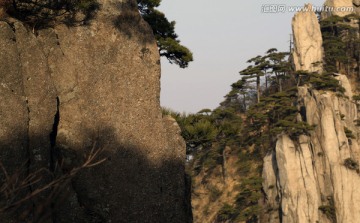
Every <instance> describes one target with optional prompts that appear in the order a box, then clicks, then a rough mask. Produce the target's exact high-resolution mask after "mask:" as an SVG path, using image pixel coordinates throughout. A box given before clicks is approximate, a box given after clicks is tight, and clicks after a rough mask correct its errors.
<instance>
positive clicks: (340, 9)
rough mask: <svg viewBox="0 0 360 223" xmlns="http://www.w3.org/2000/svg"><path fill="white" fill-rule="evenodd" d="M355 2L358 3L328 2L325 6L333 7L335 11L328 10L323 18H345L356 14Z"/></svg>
mask: <svg viewBox="0 0 360 223" xmlns="http://www.w3.org/2000/svg"><path fill="white" fill-rule="evenodd" d="M353 1H354V2H355V3H356V2H357V0H326V1H325V3H324V6H328V7H331V8H332V9H333V10H328V11H327V12H323V13H322V18H327V17H329V16H332V15H337V16H341V17H343V16H347V15H350V14H352V13H354V11H353V6H354V5H353ZM349 9H350V10H349Z"/></svg>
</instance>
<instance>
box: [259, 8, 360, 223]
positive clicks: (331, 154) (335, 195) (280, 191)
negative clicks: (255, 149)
mask: <svg viewBox="0 0 360 223" xmlns="http://www.w3.org/2000/svg"><path fill="white" fill-rule="evenodd" d="M339 4H340V3H339ZM307 13H309V14H310V13H311V14H313V15H312V17H313V21H312V22H310V23H304V24H303V27H302V29H304V30H308V28H313V27H314V25H313V23H314V22H317V21H316V20H315V19H316V17H315V14H314V13H312V12H307ZM300 15H301V14H298V15H296V16H295V17H299V16H300ZM308 16H309V15H308ZM297 21H298V24H296V23H297ZM299 25H300V21H299V20H294V21H293V27H294V26H295V27H297V26H299ZM308 26H309V27H308ZM315 27H318V25H316V26H315ZM295 30H296V29H295ZM319 31H320V30H318V31H317V32H319ZM294 35H295V39H296V38H299V39H300V40H299V41H295V44H297V42H301V41H309V42H311V41H312V40H311V39H309V38H307V37H306V39H303V40H301V39H302V38H303V37H302V36H301V35H299V34H298V33H296V32H294ZM309 45H312V46H314V44H309ZM297 48H298V46H295V50H296V49H297ZM312 50H313V51H321V46H318V48H317V49H312ZM303 52H308V51H306V50H305V51H303ZM300 54H301V56H306V57H307V58H311V56H314V55H305V54H303V53H302V52H300ZM310 62H311V61H310ZM306 66H311V63H308V64H307V65H305V67H306ZM296 68H297V69H298V66H296ZM307 70H308V71H313V70H311V69H307ZM336 78H337V79H338V80H339V82H340V84H341V85H342V86H343V87H344V88H345V93H344V95H343V96H341V95H339V94H338V93H336V92H329V91H318V90H315V89H313V88H311V87H309V86H303V87H299V88H298V101H297V106H298V110H299V112H300V114H301V115H299V117H298V119H299V120H301V121H304V122H307V123H308V124H310V125H312V126H314V127H315V129H314V130H313V131H311V132H310V135H309V136H305V135H302V136H300V137H299V138H298V139H294V138H290V137H289V136H288V135H286V134H282V135H279V136H278V139H277V142H276V148H274V149H273V150H272V151H271V152H269V153H268V154H267V156H266V157H265V158H264V168H263V179H264V183H263V190H264V195H265V197H264V202H265V204H266V205H265V206H266V207H265V208H266V210H267V213H266V214H265V215H264V216H263V218H262V219H263V221H264V222H284V223H288V222H298V223H300V222H301V223H302V222H325V223H326V222H337V223H352V222H354V223H355V222H358V221H359V218H360V216H359V213H360V208H359V205H358V204H359V202H360V190H359V187H358V185H359V183H360V176H359V166H358V163H359V161H360V157H359V154H360V148H359V136H358V133H359V128H358V126H356V125H355V123H356V121H357V120H358V109H357V104H356V103H355V102H354V101H353V100H352V96H353V89H351V86H350V83H349V80H348V78H347V77H346V76H345V75H338V76H337V77H336Z"/></svg>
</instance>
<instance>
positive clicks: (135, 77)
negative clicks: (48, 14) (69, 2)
mask: <svg viewBox="0 0 360 223" xmlns="http://www.w3.org/2000/svg"><path fill="white" fill-rule="evenodd" d="M100 3H101V9H100V10H99V12H98V13H97V15H96V17H95V18H94V19H93V20H91V21H90V22H89V23H88V24H86V25H80V26H75V27H68V26H66V25H57V26H55V27H54V28H47V29H42V30H37V31H36V32H34V31H33V30H31V29H29V28H27V27H26V26H25V25H24V24H22V23H21V22H19V21H17V20H14V19H9V20H7V21H3V22H1V21H0V47H1V51H0V64H1V66H0V98H1V100H0V143H1V146H0V161H1V162H3V163H4V165H5V167H6V168H7V169H8V171H9V173H12V172H15V171H16V169H17V168H19V167H21V166H22V164H24V163H26V162H27V161H28V164H29V165H28V170H27V171H29V172H32V171H36V170H38V169H39V168H46V169H49V170H50V171H52V172H53V173H54V174H55V175H60V176H61V174H66V173H67V172H68V171H70V170H71V169H72V168H76V167H78V166H80V165H82V164H83V162H84V161H85V160H84V156H86V155H87V154H89V153H90V151H91V149H93V148H95V149H102V150H103V152H102V153H101V154H100V155H99V157H98V159H101V158H106V161H105V162H104V163H102V164H100V165H97V166H95V167H93V168H90V169H87V170H84V171H81V172H80V174H79V175H77V176H76V177H75V178H73V179H72V181H71V185H68V186H66V190H67V192H66V194H67V195H68V196H67V199H66V200H65V201H62V202H61V205H60V206H61V207H60V208H58V209H57V211H56V212H54V213H53V214H52V219H53V220H54V221H56V222H189V221H190V220H191V219H190V217H189V216H191V211H189V206H188V204H189V203H190V201H186V200H185V197H186V196H185V191H186V190H185V181H184V180H185V173H184V160H185V144H184V142H183V140H182V138H181V137H180V136H179V128H178V127H177V126H176V125H175V123H174V122H173V121H171V120H168V119H163V118H162V114H161V108H160V103H159V97H160V65H159V62H160V59H159V53H158V50H157V46H156V42H155V39H154V37H153V35H152V31H151V29H150V28H149V27H148V25H147V24H146V23H145V22H144V21H143V20H142V19H141V17H140V15H139V14H138V11H137V8H136V3H135V2H134V1H122V2H115V1H103V2H100ZM58 160H59V163H61V165H60V167H59V166H58V165H57V161H58ZM49 180H50V177H49V179H47V177H45V178H44V179H43V180H42V181H43V182H42V184H43V185H46V183H47V182H49ZM42 196H43V197H45V198H46V194H45V195H42ZM32 202H33V203H34V207H35V209H36V205H40V202H41V199H40V198H39V199H38V200H37V199H34V201H32ZM189 212H190V213H189ZM2 219H4V218H2ZM12 220H13V219H11V218H8V219H5V221H4V222H11V221H12Z"/></svg>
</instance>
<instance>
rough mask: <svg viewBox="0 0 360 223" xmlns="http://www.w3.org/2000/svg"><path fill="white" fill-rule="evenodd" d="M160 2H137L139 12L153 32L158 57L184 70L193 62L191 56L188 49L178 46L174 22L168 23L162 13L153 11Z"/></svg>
mask: <svg viewBox="0 0 360 223" xmlns="http://www.w3.org/2000/svg"><path fill="white" fill-rule="evenodd" d="M160 2H161V0H138V8H139V11H140V13H141V15H142V17H143V18H144V20H145V21H146V22H147V23H149V25H150V26H151V28H152V30H153V32H154V35H155V38H156V41H157V44H158V47H159V52H160V56H164V57H166V58H167V59H168V60H169V62H170V63H171V64H172V63H174V64H177V65H179V67H181V68H186V67H187V66H188V65H189V63H190V62H191V61H193V55H192V53H191V51H190V50H189V49H188V48H186V47H185V46H183V45H181V44H180V41H179V40H178V35H177V34H176V33H175V22H174V21H172V22H169V20H168V19H167V18H166V17H165V15H164V13H162V12H160V11H158V10H157V9H155V8H156V7H158V6H159V5H160Z"/></svg>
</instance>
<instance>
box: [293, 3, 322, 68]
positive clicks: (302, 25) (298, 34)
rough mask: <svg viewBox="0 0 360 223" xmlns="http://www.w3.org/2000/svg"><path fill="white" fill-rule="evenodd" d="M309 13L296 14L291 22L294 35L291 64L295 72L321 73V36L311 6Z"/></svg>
mask: <svg viewBox="0 0 360 223" xmlns="http://www.w3.org/2000/svg"><path fill="white" fill-rule="evenodd" d="M305 7H306V8H308V9H309V11H301V12H298V13H297V14H296V15H295V16H294V18H293V21H292V30H293V35H294V51H293V53H292V56H293V63H294V66H295V69H296V70H307V71H310V72H315V71H318V72H321V71H322V63H321V62H322V59H323V53H322V36H321V30H320V25H319V22H318V19H317V17H316V15H315V13H314V12H313V11H312V5H311V4H308V5H305Z"/></svg>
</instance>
